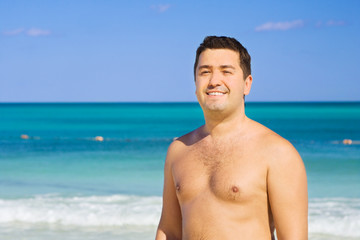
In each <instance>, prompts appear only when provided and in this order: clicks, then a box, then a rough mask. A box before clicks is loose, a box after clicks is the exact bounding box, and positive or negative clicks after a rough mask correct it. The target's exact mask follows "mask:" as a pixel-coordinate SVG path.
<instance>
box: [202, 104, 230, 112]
mask: <svg viewBox="0 0 360 240" xmlns="http://www.w3.org/2000/svg"><path fill="white" fill-rule="evenodd" d="M225 109H226V106H225V104H206V105H205V106H204V110H207V111H213V112H222V111H224V110H225Z"/></svg>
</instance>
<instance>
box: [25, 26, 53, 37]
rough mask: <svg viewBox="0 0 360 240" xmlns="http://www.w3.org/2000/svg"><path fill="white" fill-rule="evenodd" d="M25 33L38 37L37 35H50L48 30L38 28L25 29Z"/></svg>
mask: <svg viewBox="0 0 360 240" xmlns="http://www.w3.org/2000/svg"><path fill="white" fill-rule="evenodd" d="M26 34H27V35H28V36H31V37H38V36H47V35H50V34H51V32H50V31H49V30H43V29H39V28H30V29H29V30H27V31H26Z"/></svg>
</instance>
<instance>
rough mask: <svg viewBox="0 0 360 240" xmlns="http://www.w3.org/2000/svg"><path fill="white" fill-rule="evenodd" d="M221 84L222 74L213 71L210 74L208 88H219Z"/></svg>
mask: <svg viewBox="0 0 360 240" xmlns="http://www.w3.org/2000/svg"><path fill="white" fill-rule="evenodd" d="M221 82H222V74H221V73H220V72H219V71H214V72H213V73H212V74H211V77H210V80H209V85H210V86H219V85H221Z"/></svg>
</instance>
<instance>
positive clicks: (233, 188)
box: [231, 186, 239, 193]
mask: <svg viewBox="0 0 360 240" xmlns="http://www.w3.org/2000/svg"><path fill="white" fill-rule="evenodd" d="M231 190H232V191H233V192H234V193H237V192H239V188H238V187H237V186H233V187H232V188H231Z"/></svg>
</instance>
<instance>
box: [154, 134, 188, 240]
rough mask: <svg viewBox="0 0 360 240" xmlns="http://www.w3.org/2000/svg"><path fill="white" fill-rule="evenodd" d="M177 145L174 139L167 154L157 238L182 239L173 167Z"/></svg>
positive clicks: (160, 239) (167, 239) (156, 239)
mask: <svg viewBox="0 0 360 240" xmlns="http://www.w3.org/2000/svg"><path fill="white" fill-rule="evenodd" d="M176 145H177V142H176V141H174V142H173V143H172V144H171V145H170V147H169V149H168V153H167V156H166V161H165V167H164V190H163V206H162V213H161V218H160V223H159V226H158V229H157V232H156V238H155V240H181V234H182V233H181V232H182V226H181V221H182V218H181V210H180V206H179V202H178V199H177V197H176V190H175V184H174V179H173V175H172V167H171V165H172V160H173V158H174V154H175V152H176V150H177V149H176V148H177V147H176Z"/></svg>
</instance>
